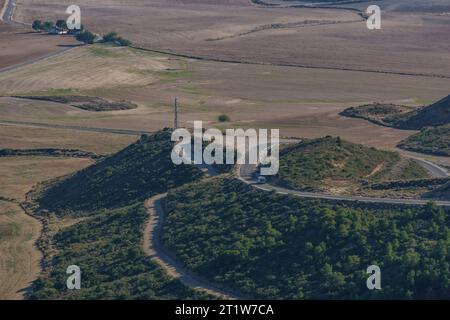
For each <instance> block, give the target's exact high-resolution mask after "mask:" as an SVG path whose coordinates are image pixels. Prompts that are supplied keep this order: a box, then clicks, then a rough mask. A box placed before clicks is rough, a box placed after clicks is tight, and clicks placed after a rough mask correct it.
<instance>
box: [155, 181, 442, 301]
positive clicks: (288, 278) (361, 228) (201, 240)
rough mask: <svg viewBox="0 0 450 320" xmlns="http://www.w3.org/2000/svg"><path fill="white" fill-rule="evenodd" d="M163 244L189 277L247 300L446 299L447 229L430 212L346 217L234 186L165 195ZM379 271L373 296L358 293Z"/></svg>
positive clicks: (435, 211)
mask: <svg viewBox="0 0 450 320" xmlns="http://www.w3.org/2000/svg"><path fill="white" fill-rule="evenodd" d="M162 236H163V241H164V244H165V245H166V246H167V247H168V248H169V249H170V250H172V251H173V252H175V253H176V254H177V256H178V259H180V260H181V261H183V263H184V264H185V265H186V267H187V268H189V269H190V270H192V271H194V272H195V273H196V274H201V275H203V276H205V277H206V278H208V279H210V280H212V281H215V282H219V283H222V284H225V285H227V286H229V287H231V288H233V289H235V290H238V291H240V292H242V293H244V294H250V295H252V296H254V297H256V298H274V299H345V298H347V299H385V298H395V299H409V298H415V299H421V298H441V299H446V298H448V292H449V291H450V267H449V263H448V261H449V256H448V247H449V245H450V219H449V216H448V215H446V214H445V212H444V211H443V209H441V208H438V207H435V206H434V205H431V204H430V205H427V206H423V207H411V208H409V209H408V208H396V209H394V208H393V209H390V210H389V209H383V208H374V209H369V208H361V207H347V206H345V205H344V204H332V203H330V202H325V201H319V200H306V199H302V198H297V197H293V196H288V195H277V194H274V193H266V192H262V191H257V190H256V189H253V188H252V187H250V186H248V185H246V184H244V183H242V182H241V181H238V180H233V179H214V180H210V181H207V182H206V181H202V182H196V183H193V184H190V185H186V186H184V187H182V188H180V189H177V190H175V191H172V192H170V193H169V195H168V198H167V220H166V224H165V226H164V228H163V235H162ZM373 264H375V265H378V266H379V267H380V268H381V271H382V290H374V291H370V290H367V287H366V280H367V277H368V276H367V273H366V269H367V267H368V266H370V265H373Z"/></svg>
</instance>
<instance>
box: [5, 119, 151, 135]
mask: <svg viewBox="0 0 450 320" xmlns="http://www.w3.org/2000/svg"><path fill="white" fill-rule="evenodd" d="M0 125H7V126H8V125H10V126H11V125H12V126H26V127H38V128H50V129H63V130H76V131H88V132H99V133H114V134H122V135H129V136H140V135H143V134H151V133H153V132H150V131H138V130H127V129H112V128H100V127H84V126H74V125H61V124H50V123H40V122H27V121H13V120H0Z"/></svg>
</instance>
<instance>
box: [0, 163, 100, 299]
mask: <svg viewBox="0 0 450 320" xmlns="http://www.w3.org/2000/svg"><path fill="white" fill-rule="evenodd" d="M90 163H91V161H90V160H86V159H59V158H58V159H56V158H38V157H36V158H28V157H17V158H0V175H1V177H2V182H1V186H0V197H4V198H13V199H16V200H18V201H23V200H24V199H25V194H26V193H27V192H28V191H29V190H30V189H31V187H32V186H33V185H34V184H36V183H37V182H39V181H43V180H47V179H50V178H54V177H58V176H62V175H66V174H69V173H71V172H74V171H76V170H79V169H81V168H83V167H85V166H87V165H89V164H90ZM40 232H41V225H40V223H39V222H38V221H37V220H36V219H34V218H32V217H30V216H28V215H27V214H25V213H24V212H23V211H22V209H21V208H20V206H19V205H18V204H16V203H11V202H5V201H0V283H1V285H0V300H1V299H21V298H22V297H23V294H24V290H25V289H26V288H27V287H28V286H29V285H30V284H31V282H32V281H33V280H35V279H36V277H37V276H38V274H39V270H40V265H39V262H40V259H41V254H40V252H39V251H38V250H37V249H36V248H35V246H34V243H35V242H36V240H37V239H38V237H39V235H40Z"/></svg>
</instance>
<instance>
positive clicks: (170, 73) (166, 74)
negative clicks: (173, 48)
mask: <svg viewBox="0 0 450 320" xmlns="http://www.w3.org/2000/svg"><path fill="white" fill-rule="evenodd" d="M156 74H157V75H158V76H160V77H163V78H165V79H180V78H189V77H192V72H191V71H188V70H163V71H156Z"/></svg>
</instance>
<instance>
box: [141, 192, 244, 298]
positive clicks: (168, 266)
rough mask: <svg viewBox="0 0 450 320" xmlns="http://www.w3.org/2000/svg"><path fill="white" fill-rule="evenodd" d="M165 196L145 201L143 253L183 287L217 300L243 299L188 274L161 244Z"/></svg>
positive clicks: (238, 295)
mask: <svg viewBox="0 0 450 320" xmlns="http://www.w3.org/2000/svg"><path fill="white" fill-rule="evenodd" d="M166 196H167V194H160V195H157V196H154V197H152V198H150V199H148V200H147V201H145V204H144V205H145V208H146V210H147V212H148V214H149V216H150V218H149V220H148V222H147V225H146V227H145V230H144V243H143V246H144V252H145V254H146V255H147V256H149V257H150V258H151V259H153V260H154V261H155V262H156V263H158V264H159V265H160V266H161V267H162V268H163V269H164V270H165V271H166V272H167V273H168V274H169V275H170V276H171V277H174V278H177V279H179V280H180V281H181V282H182V283H183V284H184V285H186V286H188V287H191V288H193V289H195V290H198V291H202V292H204V293H207V294H210V295H212V296H214V297H216V298H219V299H231V300H237V299H244V298H245V297H243V296H241V295H240V294H237V293H234V292H231V291H229V290H225V289H222V287H221V286H218V285H215V284H212V283H210V282H209V281H207V280H204V279H200V278H199V277H198V276H196V275H194V274H192V273H191V272H189V271H188V270H187V269H186V268H185V267H184V266H183V265H182V264H181V263H180V262H179V261H177V260H176V259H175V258H174V256H173V255H172V254H170V253H168V252H167V251H166V250H165V249H164V246H163V244H162V243H161V230H162V225H163V224H164V219H165V213H164V209H163V202H164V201H165V198H166Z"/></svg>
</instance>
